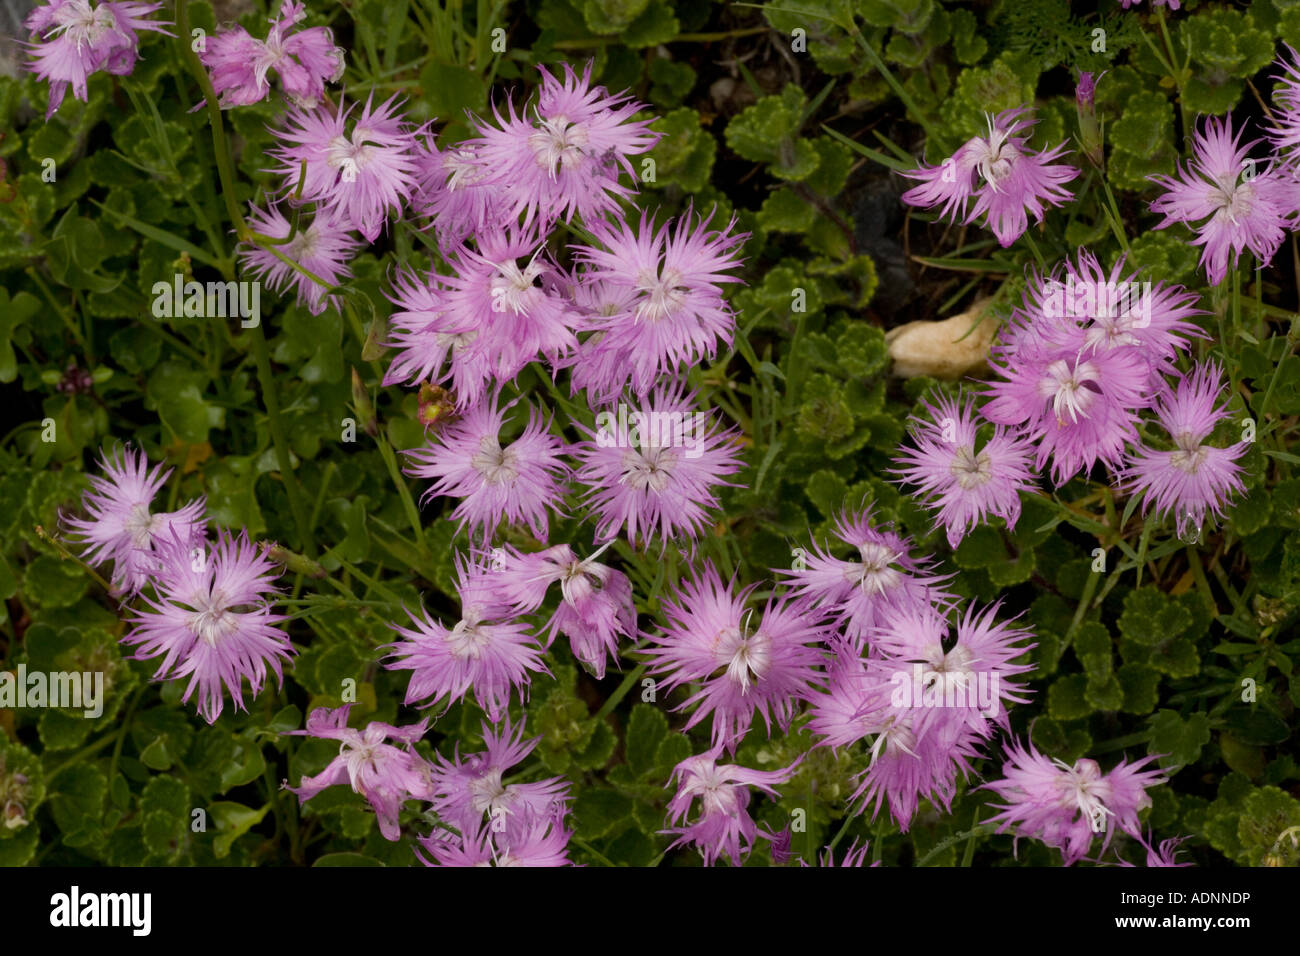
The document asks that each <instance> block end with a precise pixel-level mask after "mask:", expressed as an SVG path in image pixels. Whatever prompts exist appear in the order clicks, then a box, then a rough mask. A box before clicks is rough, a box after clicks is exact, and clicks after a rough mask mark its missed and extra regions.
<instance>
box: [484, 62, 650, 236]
mask: <svg viewBox="0 0 1300 956" xmlns="http://www.w3.org/2000/svg"><path fill="white" fill-rule="evenodd" d="M591 69H592V65H591V64H590V63H588V65H587V68H586V69H585V70H584V71H583V74H582V76H578V75H577V74H576V73H574V72H573V69H572V68H571V67H569V66H568V64H565V66H564V78H563V80H559V79H557V78H556V77H554V76H552V75H551V73H550V72H549V71H547V69H546V67H544V66H539V67H538V70H539V71H540V72H541V74H542V86H541V89H540V91H539V92H538V95H537V104H536V106H535V107H534V110H533V112H534V117H535V118H533V119H529V118H528V117H527V112H526V111H525V114H524V115H523V116H518V115H516V114H515V108H514V104H512V103H507V105H506V116H505V117H504V118H503V117H502V115H501V113H500V111H499V110H497V109H496V107H495V105H494V106H493V113H494V114H495V116H496V122H497V125H496V126H491V125H488V124H486V123H483V122H481V121H476V124H475V125H476V127H477V129H478V132H479V138H477V139H473V140H470V141H469V142H468V144H467V145H468V146H469V147H470V148H472V149H474V150H475V151H476V152H477V153H478V156H479V158H480V160H481V161H482V163H483V165H484V166H485V167H486V168H487V169H490V170H491V171H492V178H491V180H490V182H492V183H493V184H495V185H499V186H502V187H503V188H504V193H503V196H502V198H503V201H504V203H505V204H506V207H507V208H508V209H509V210H510V211H509V214H508V215H509V218H510V219H511V220H514V219H516V218H517V217H518V216H519V215H521V214H522V215H523V217H524V224H525V225H529V224H531V223H532V222H533V221H534V220H536V219H540V220H541V223H540V225H541V227H542V230H543V231H547V230H549V228H550V225H551V223H552V222H554V221H555V220H556V219H563V220H564V221H566V222H568V221H569V219H571V218H572V216H573V214H574V213H575V212H576V213H577V214H578V215H579V216H581V217H582V219H583V220H584V221H585V222H587V223H588V224H589V225H590V224H591V223H592V222H593V221H595V220H597V219H599V218H600V217H601V216H602V215H604V214H605V213H609V212H615V211H617V210H618V200H619V199H621V198H623V197H625V196H629V195H631V194H632V192H633V190H632V189H631V187H629V186H626V185H624V184H623V183H621V182H620V181H619V172H620V171H622V172H625V173H626V174H627V175H628V176H631V177H632V178H633V179H635V178H636V172H635V170H634V169H633V167H632V162H631V160H630V159H629V158H628V157H629V156H633V155H637V154H639V153H645V152H647V151H649V150H650V148H651V147H653V146H654V144H655V143H656V142H657V141H658V139H659V134H657V133H652V132H650V129H649V126H650V121H649V120H636V121H632V119H631V118H632V116H633V115H634V114H635V113H636V112H637V111H638V110H640V109H642V108H643V107H642V104H640V103H637V102H634V101H632V99H631V98H630V97H629V96H628V95H627V94H619V95H617V96H611V95H609V94H608V93H607V92H606V91H605V88H604V87H601V86H597V87H592V86H591Z"/></svg>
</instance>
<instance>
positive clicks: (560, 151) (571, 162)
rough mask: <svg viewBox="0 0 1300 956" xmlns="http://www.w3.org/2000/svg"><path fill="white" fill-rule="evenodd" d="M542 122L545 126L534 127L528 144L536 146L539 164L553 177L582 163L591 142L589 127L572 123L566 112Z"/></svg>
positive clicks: (533, 147)
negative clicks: (588, 134)
mask: <svg viewBox="0 0 1300 956" xmlns="http://www.w3.org/2000/svg"><path fill="white" fill-rule="evenodd" d="M541 123H542V125H541V128H540V129H534V130H533V132H532V133H530V134H529V136H528V145H529V146H531V147H532V150H533V155H534V157H536V159H537V165H538V166H540V167H542V169H544V170H546V172H547V175H549V176H550V177H551V178H552V179H554V178H555V177H556V176H558V175H559V174H560V171H561V170H562V169H572V168H573V167H575V166H579V165H581V163H582V161H583V159H584V157H585V154H584V152H583V147H585V146H586V145H587V130H586V128H585V127H583V126H579V125H577V124H575V123H570V122H569V120H568V118H567V117H564V116H554V117H552V118H551V119H548V120H542V121H541Z"/></svg>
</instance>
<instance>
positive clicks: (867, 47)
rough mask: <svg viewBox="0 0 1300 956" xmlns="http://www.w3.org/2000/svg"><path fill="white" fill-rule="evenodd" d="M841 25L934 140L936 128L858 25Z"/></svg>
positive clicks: (928, 135) (852, 23) (851, 22)
mask: <svg viewBox="0 0 1300 956" xmlns="http://www.w3.org/2000/svg"><path fill="white" fill-rule="evenodd" d="M839 25H840V26H841V27H843V28H844V29H846V30H848V31H849V33H851V34H853V35H854V36H855V37H857V39H858V43H859V44H860V45H861V46H862V49H863V51H864V52H865V53H866V54H867V59H868V60H870V61H871V65H872V66H873V67H875V68H876V69H877V70H878V71H879V72H880V75H881V76H883V77H884V78H885V82H886V83H888V84H889V88H890V89H892V90H893V91H894V93H895V94H896V95H897V96H898V98H899V99H900V100H902V102H903V105H904V106H905V107H907V109H908V111H909V112H910V113H911V114H912V119H913V120H914V121H915V122H917V123H918V124H920V126H921V128H922V129H923V130H925V135H926V136H927V137H929V138H933V137H934V127H933V126H931V125H930V121H929V120H928V119H926V118H925V114H924V113H923V112H921V109H920V108H919V107H918V106H917V105H916V103H915V102H914V101H913V100H912V96H911V94H910V93H908V92H907V90H906V89H904V88H903V84H902V83H900V82H898V78H897V77H896V76H894V74H893V73H892V72H891V71H890V69H889V67H887V66H885V61H884V60H883V59H881V57H880V54H879V53H877V52H876V51H875V50H874V49H872V47H871V44H870V43H868V42H867V38H866V37H865V36H863V35H862V31H861V30H859V29H858V25H857V23H855V22H853V21H852V20H850V21H849V22H848V23H847V24H844V23H841V24H839Z"/></svg>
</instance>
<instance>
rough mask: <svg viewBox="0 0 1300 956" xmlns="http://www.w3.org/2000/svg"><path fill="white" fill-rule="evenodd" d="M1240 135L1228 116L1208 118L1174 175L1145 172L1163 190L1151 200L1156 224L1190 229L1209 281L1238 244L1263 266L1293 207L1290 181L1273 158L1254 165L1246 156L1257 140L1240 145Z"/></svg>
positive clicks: (1234, 256)
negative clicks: (1188, 158)
mask: <svg viewBox="0 0 1300 956" xmlns="http://www.w3.org/2000/svg"><path fill="white" fill-rule="evenodd" d="M1240 140H1241V132H1240V131H1239V132H1238V133H1237V134H1236V135H1235V136H1234V135H1233V132H1232V120H1231V118H1228V119H1225V120H1222V121H1220V120H1217V119H1215V118H1213V117H1208V118H1207V119H1206V120H1205V123H1204V124H1203V126H1202V128H1201V129H1200V130H1197V132H1196V134H1195V137H1194V138H1193V140H1192V152H1193V158H1192V159H1191V161H1190V162H1188V164H1187V166H1186V167H1185V168H1184V167H1180V168H1179V173H1178V176H1177V177H1171V176H1152V177H1150V178H1151V181H1152V182H1154V183H1156V184H1157V185H1159V186H1162V187H1163V188H1164V189H1165V194H1164V195H1163V196H1161V197H1160V198H1159V199H1157V200H1155V202H1153V203H1151V210H1152V211H1153V212H1158V213H1160V214H1161V215H1162V216H1164V217H1165V218H1164V220H1163V221H1162V222H1161V223H1160V224H1159V225H1158V226H1156V228H1157V229H1164V228H1165V227H1167V226H1170V225H1172V224H1174V223H1176V222H1182V223H1186V224H1187V226H1188V227H1189V228H1191V229H1192V230H1193V231H1194V232H1195V233H1196V238H1195V239H1193V240H1192V245H1194V246H1201V247H1202V248H1201V266H1202V267H1203V268H1204V269H1205V273H1206V275H1207V276H1208V277H1209V279H1210V282H1211V283H1212V284H1215V285H1217V284H1218V283H1219V282H1221V281H1222V280H1223V277H1224V276H1225V275H1226V274H1227V272H1228V265H1229V258H1230V257H1231V263H1232V266H1233V268H1236V265H1237V261H1238V260H1239V258H1240V256H1241V252H1242V250H1243V249H1249V250H1250V251H1251V252H1252V253H1254V255H1255V258H1256V259H1257V260H1258V262H1259V264H1260V265H1268V263H1269V262H1270V261H1271V260H1272V258H1273V254H1274V253H1275V252H1277V249H1278V246H1280V245H1281V244H1282V240H1283V239H1284V238H1286V228H1287V219H1288V218H1289V217H1290V215H1291V214H1292V213H1293V212H1294V208H1293V203H1294V200H1293V199H1292V197H1291V189H1292V188H1293V184H1291V183H1288V182H1287V181H1286V180H1287V176H1286V174H1285V173H1283V172H1282V171H1281V169H1280V168H1279V167H1278V165H1277V164H1275V163H1274V164H1270V165H1268V166H1267V167H1266V168H1264V169H1262V170H1256V168H1255V163H1254V161H1253V160H1251V159H1249V156H1250V149H1251V147H1252V146H1254V145H1255V143H1256V142H1258V140H1252V141H1251V142H1249V143H1246V144H1245V145H1242V144H1241V142H1240Z"/></svg>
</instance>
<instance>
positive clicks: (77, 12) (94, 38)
mask: <svg viewBox="0 0 1300 956" xmlns="http://www.w3.org/2000/svg"><path fill="white" fill-rule="evenodd" d="M54 20H55V22H56V23H57V24H58V26H56V27H55V28H54V29H53V30H51V31H50V32H49V33H47V34H46V35H45V38H46V39H47V40H48V39H50V38H51V37H54V36H57V35H58V34H59V33H65V34H66V35H67V36H69V37H71V38H72V41H73V42H74V43H76V45H77V53H81V47H82V46H83V45H86V46H92V47H93V46H95V45H97V44H98V43H99V41H100V40H102V39H103V37H104V34H106V33H116V32H117V29H116V24H115V21H114V20H113V14H112V11H110V10H109V8H108V7H104V6H100V7H94V8H92V7H91V6H90V3H89V0H72V2H70V3H65V4H63V6H61V7H60V8H59V10H58V12H57V13H55V14H54Z"/></svg>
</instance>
